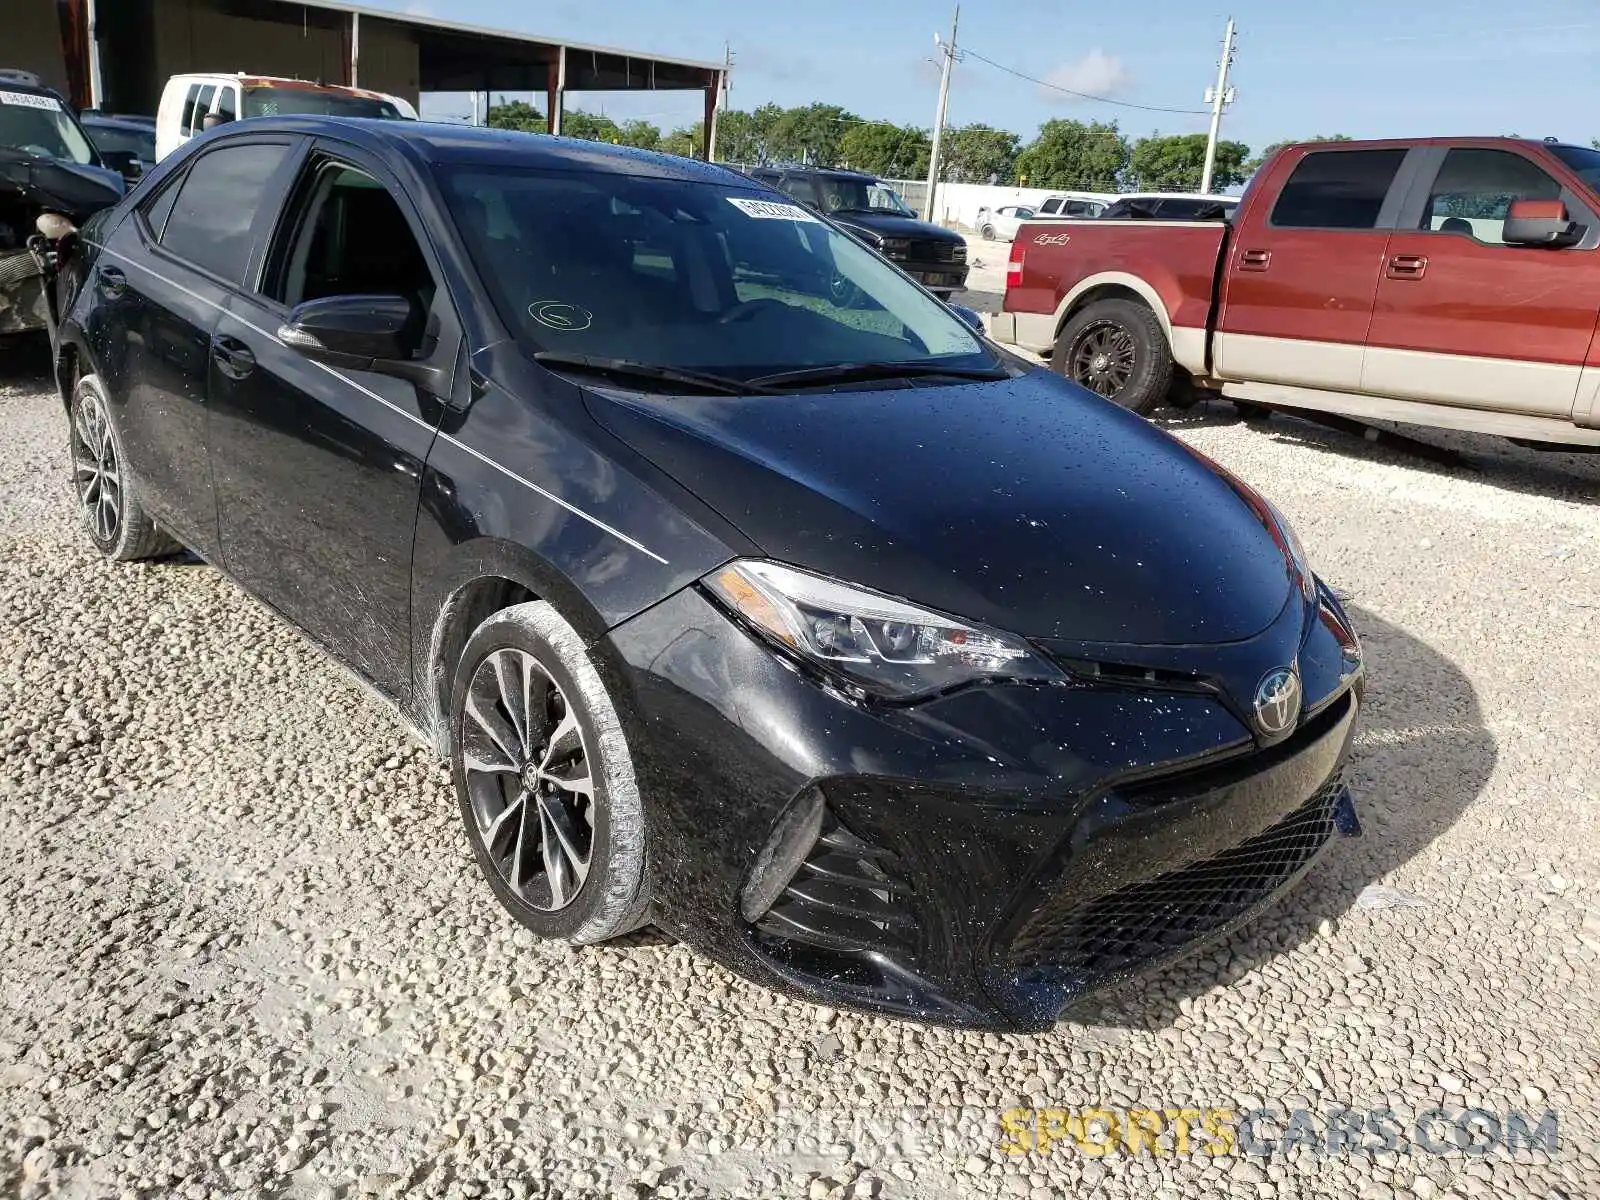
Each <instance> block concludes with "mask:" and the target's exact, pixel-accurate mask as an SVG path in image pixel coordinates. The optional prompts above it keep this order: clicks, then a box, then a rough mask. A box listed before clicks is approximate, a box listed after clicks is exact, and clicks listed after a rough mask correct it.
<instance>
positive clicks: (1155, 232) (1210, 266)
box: [1005, 221, 1227, 329]
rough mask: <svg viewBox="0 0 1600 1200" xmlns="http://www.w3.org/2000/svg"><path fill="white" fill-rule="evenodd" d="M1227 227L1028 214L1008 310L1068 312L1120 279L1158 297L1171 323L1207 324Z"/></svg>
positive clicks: (1164, 317)
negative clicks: (1016, 281)
mask: <svg viewBox="0 0 1600 1200" xmlns="http://www.w3.org/2000/svg"><path fill="white" fill-rule="evenodd" d="M1226 233H1227V227H1226V225H1224V224H1223V223H1222V222H1220V221H1214V222H1213V221H1208V222H1203V223H1202V222H1169V221H1045V222H1032V221H1030V222H1029V223H1027V224H1025V225H1024V226H1023V227H1022V228H1021V229H1020V230H1019V231H1018V233H1017V239H1016V245H1017V246H1018V247H1021V250H1020V253H1021V255H1022V279H1021V282H1020V284H1018V285H1017V286H1013V287H1012V288H1011V289H1010V290H1009V291H1007V293H1006V301H1005V311H1007V312H1018V313H1053V314H1056V315H1057V316H1058V317H1064V316H1065V315H1066V312H1067V310H1068V309H1070V308H1071V307H1072V302H1073V301H1075V300H1076V299H1078V298H1080V297H1082V296H1083V295H1085V294H1086V293H1087V292H1088V291H1089V290H1090V289H1091V288H1094V287H1096V286H1099V285H1100V284H1102V283H1103V284H1120V285H1121V286H1128V287H1133V289H1134V290H1135V291H1138V292H1140V293H1141V294H1143V295H1145V297H1146V299H1147V300H1152V302H1153V306H1157V305H1158V307H1157V315H1158V316H1160V317H1161V319H1162V321H1163V323H1164V324H1166V325H1167V326H1168V328H1169V329H1170V328H1172V327H1180V326H1183V327H1191V328H1197V329H1204V328H1205V325H1206V321H1207V319H1208V318H1209V316H1210V313H1211V302H1212V289H1213V285H1214V281H1215V278H1216V269H1217V259H1218V257H1219V256H1220V254H1221V252H1222V243H1223V239H1224V237H1225V236H1226ZM1016 253H1017V252H1016V251H1014V252H1013V258H1015V254H1016ZM1139 284H1142V285H1143V286H1142V287H1140V286H1137V285H1139Z"/></svg>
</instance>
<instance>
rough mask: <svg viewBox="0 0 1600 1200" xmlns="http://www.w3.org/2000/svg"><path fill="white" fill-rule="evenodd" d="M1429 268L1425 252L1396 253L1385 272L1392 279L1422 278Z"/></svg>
mask: <svg viewBox="0 0 1600 1200" xmlns="http://www.w3.org/2000/svg"><path fill="white" fill-rule="evenodd" d="M1427 269H1428V258H1427V256H1426V255H1424V254H1396V255H1395V256H1394V257H1393V258H1391V259H1390V260H1389V269H1388V270H1387V271H1385V272H1384V274H1385V275H1387V276H1388V277H1389V278H1390V279H1421V278H1422V276H1423V274H1424V272H1426V271H1427Z"/></svg>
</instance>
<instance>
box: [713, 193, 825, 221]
mask: <svg viewBox="0 0 1600 1200" xmlns="http://www.w3.org/2000/svg"><path fill="white" fill-rule="evenodd" d="M728 203H729V204H731V205H733V206H734V207H735V208H737V209H738V210H739V211H740V212H742V213H743V214H744V215H745V216H747V217H754V218H756V220H758V221H810V222H811V223H812V224H813V225H818V224H821V222H819V221H818V220H817V218H816V217H814V216H812V215H811V214H810V213H808V212H807V211H806V210H805V209H803V208H801V207H800V206H799V205H798V204H783V203H780V202H779V201H776V200H744V199H741V198H740V197H738V196H729V197H728Z"/></svg>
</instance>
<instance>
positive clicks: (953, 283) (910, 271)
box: [890, 258, 969, 293]
mask: <svg viewBox="0 0 1600 1200" xmlns="http://www.w3.org/2000/svg"><path fill="white" fill-rule="evenodd" d="M890 261H891V262H893V263H894V265H895V266H897V267H899V268H900V269H901V270H902V271H904V272H905V273H906V274H907V275H909V276H911V278H913V279H915V280H916V281H917V282H918V283H920V284H921V285H922V286H923V287H925V288H927V289H928V290H929V291H930V292H940V293H948V292H960V291H965V290H966V286H967V271H968V270H969V268H968V266H967V264H966V262H965V261H962V262H932V261H928V262H924V261H921V260H912V261H907V260H905V259H899V258H896V259H891V260H890Z"/></svg>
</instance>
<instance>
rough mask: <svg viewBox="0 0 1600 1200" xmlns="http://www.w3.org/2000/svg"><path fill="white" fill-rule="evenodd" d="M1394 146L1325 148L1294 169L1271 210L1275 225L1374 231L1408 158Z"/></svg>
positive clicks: (1308, 156)
mask: <svg viewBox="0 0 1600 1200" xmlns="http://www.w3.org/2000/svg"><path fill="white" fill-rule="evenodd" d="M1405 157H1406V152H1405V150H1403V149H1395V150H1322V151H1317V152H1314V153H1311V154H1308V155H1306V156H1305V157H1304V158H1302V159H1301V160H1300V163H1299V165H1298V166H1296V167H1295V169H1294V173H1293V174H1291V175H1290V176H1289V180H1288V182H1287V183H1285V184H1284V185H1283V191H1282V192H1280V193H1279V194H1278V202H1277V204H1275V205H1274V206H1273V208H1272V224H1274V225H1280V226H1283V225H1287V226H1291V227H1295V228H1300V229H1373V228H1376V227H1377V224H1378V213H1379V212H1380V211H1382V209H1383V199H1384V197H1385V196H1387V195H1388V194H1389V185H1390V184H1392V183H1393V182H1394V177H1395V175H1396V174H1397V173H1398V172H1399V170H1400V164H1401V163H1402V162H1404V161H1405Z"/></svg>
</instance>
